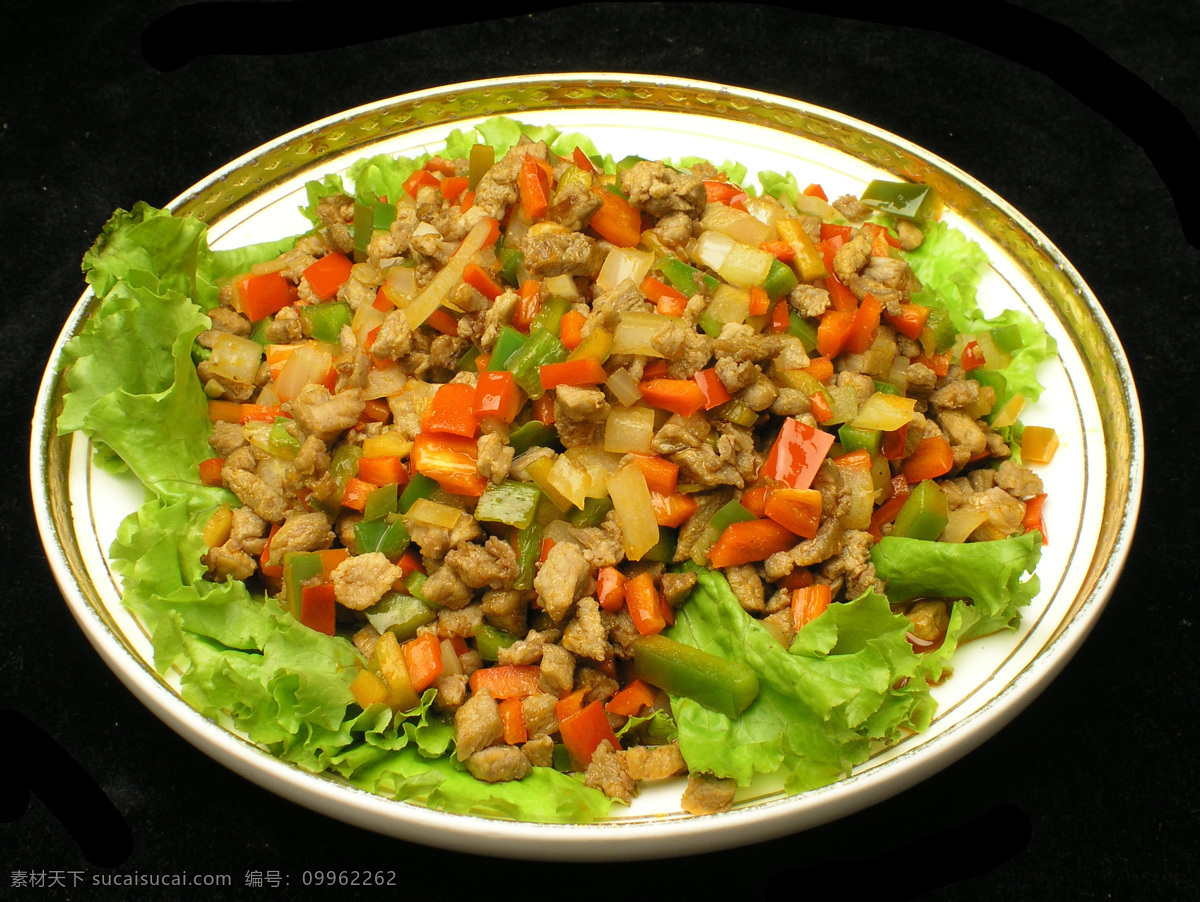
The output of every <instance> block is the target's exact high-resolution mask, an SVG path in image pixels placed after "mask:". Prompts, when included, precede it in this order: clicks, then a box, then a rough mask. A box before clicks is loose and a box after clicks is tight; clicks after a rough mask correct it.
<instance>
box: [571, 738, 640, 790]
mask: <svg viewBox="0 0 1200 902" xmlns="http://www.w3.org/2000/svg"><path fill="white" fill-rule="evenodd" d="M583 782H584V783H585V784H586V785H587V786H590V787H591V788H592V789H599V790H600V791H601V792H603V793H604V794H605V795H606V796H608V797H609V798H610V799H616V800H617V801H620V802H624V803H625V804H629V803H630V802H631V801H633V796H634V794H635V793H636V792H637V784H636V783H635V782H634V780H633V778H632V777H631V776H629V770H628V769H627V768H626V767H625V753H624V752H623V751H621V750H619V749H614V748H613V747H612V743H610V742H609V741H608V740H607V739H605V740H603V741H602V742H601V743H600V745H598V746H597V747H596V749H595V751H593V752H592V760H591V761H590V762H589V763H588V766H587V770H586V771H584V775H583Z"/></svg>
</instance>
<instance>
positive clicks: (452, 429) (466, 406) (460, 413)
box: [421, 382, 479, 438]
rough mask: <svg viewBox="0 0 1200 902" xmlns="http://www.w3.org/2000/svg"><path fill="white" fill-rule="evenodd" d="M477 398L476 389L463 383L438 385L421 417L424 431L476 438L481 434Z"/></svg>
mask: <svg viewBox="0 0 1200 902" xmlns="http://www.w3.org/2000/svg"><path fill="white" fill-rule="evenodd" d="M475 395H476V387H475V386H473V385H468V384H466V383H464V382H446V383H443V384H442V385H439V386H438V387H437V391H435V392H434V394H433V398H432V399H431V400H430V401H429V404H428V406H427V407H426V408H425V412H424V413H423V414H422V415H421V431H422V432H438V433H449V434H450V435H457V436H462V437H463V438H474V437H475V435H476V434H477V433H478V432H479V418H478V417H477V416H476V415H475Z"/></svg>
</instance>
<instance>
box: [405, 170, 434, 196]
mask: <svg viewBox="0 0 1200 902" xmlns="http://www.w3.org/2000/svg"><path fill="white" fill-rule="evenodd" d="M424 187H434V188H437V187H439V183H438V177H437V176H436V175H434V174H433V173H432V172H430V171H429V170H428V169H418V170H417V171H416V172H414V173H413V174H412V175H410V176H409V177H408V178H406V179H405V180H404V193H405V194H407V195H408V196H409V197H412V198H415V197H416V196H417V191H418V190H420V189H421V188H424Z"/></svg>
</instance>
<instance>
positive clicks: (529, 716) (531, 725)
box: [521, 692, 558, 745]
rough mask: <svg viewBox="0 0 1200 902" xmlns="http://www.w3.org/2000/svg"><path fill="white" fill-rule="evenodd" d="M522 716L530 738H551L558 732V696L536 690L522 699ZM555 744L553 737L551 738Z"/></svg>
mask: <svg viewBox="0 0 1200 902" xmlns="http://www.w3.org/2000/svg"><path fill="white" fill-rule="evenodd" d="M521 716H522V717H524V718H525V731H526V732H527V733H528V734H529V738H530V740H531V741H532V740H534V739H540V738H543V737H545V738H551V734H553V733H557V732H558V696H557V695H555V694H554V693H551V692H535V693H533V695H529V696H526V697H525V698H523V699H521ZM551 744H552V745H553V739H551Z"/></svg>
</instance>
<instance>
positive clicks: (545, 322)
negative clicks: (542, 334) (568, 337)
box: [529, 297, 571, 337]
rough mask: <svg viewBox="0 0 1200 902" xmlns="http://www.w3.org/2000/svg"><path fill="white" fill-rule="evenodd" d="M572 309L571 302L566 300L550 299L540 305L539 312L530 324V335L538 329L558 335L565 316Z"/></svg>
mask: <svg viewBox="0 0 1200 902" xmlns="http://www.w3.org/2000/svg"><path fill="white" fill-rule="evenodd" d="M570 309H571V302H570V301H568V300H567V299H566V298H560V297H548V298H546V299H545V300H544V301H542V303H541V304H540V305H538V312H537V313H535V314H534V316H533V322H532V323H530V324H529V335H530V337H532V336H533V333H534V332H536V331H537V330H538V329H545V330H546V331H547V332H551V333H553V334H554V335H558V333H559V329H560V328H561V326H562V318H563V314H564V313H566V312H567V311H568V310H570Z"/></svg>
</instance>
